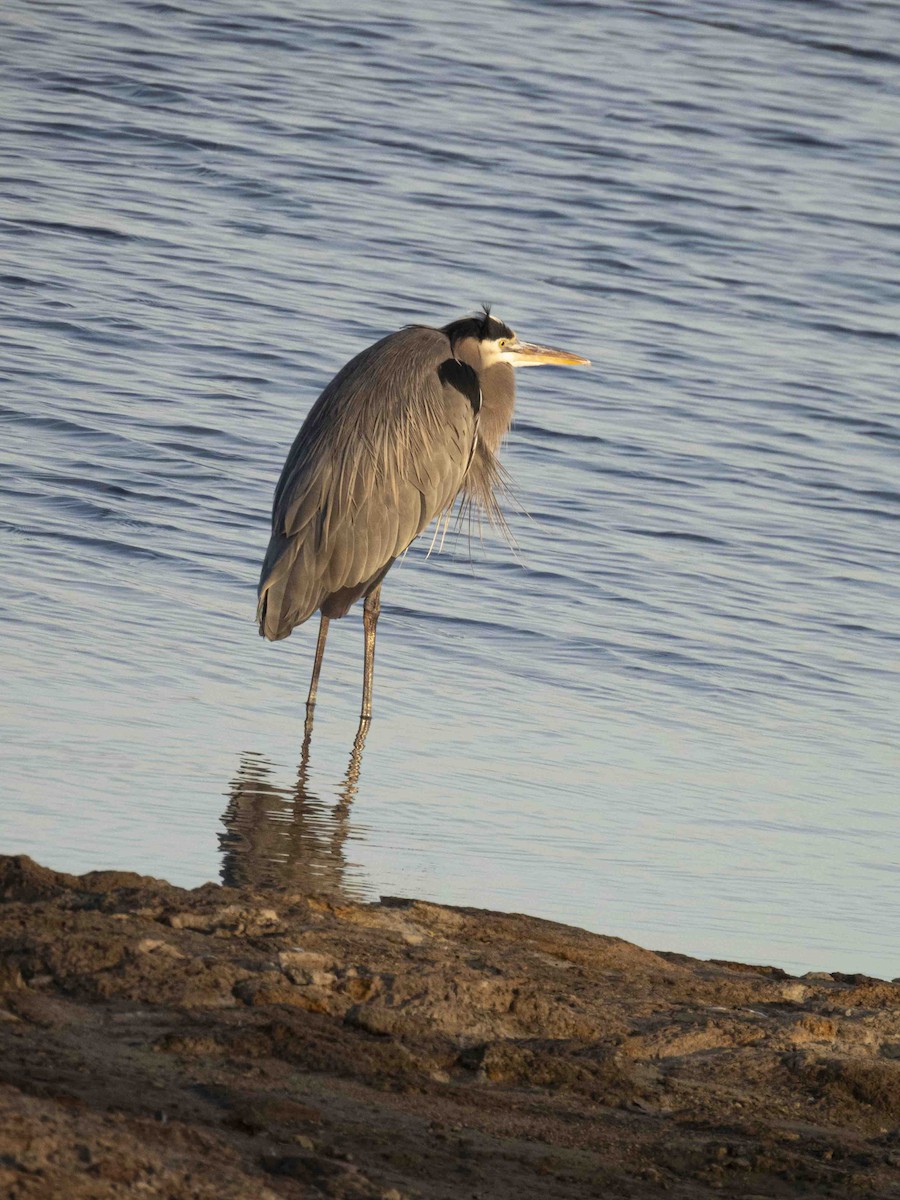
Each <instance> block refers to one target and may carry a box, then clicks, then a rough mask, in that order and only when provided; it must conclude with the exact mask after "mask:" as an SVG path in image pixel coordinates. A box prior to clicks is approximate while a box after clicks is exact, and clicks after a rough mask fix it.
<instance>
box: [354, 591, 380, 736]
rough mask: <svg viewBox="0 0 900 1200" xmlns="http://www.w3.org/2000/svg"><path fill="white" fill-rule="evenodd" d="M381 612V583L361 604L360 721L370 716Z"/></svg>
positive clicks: (366, 719) (368, 718)
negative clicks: (363, 659) (363, 634)
mask: <svg viewBox="0 0 900 1200" xmlns="http://www.w3.org/2000/svg"><path fill="white" fill-rule="evenodd" d="M380 612H381V584H380V583H379V585H378V587H376V588H373V590H372V591H371V592H369V594H368V596H366V602H365V604H364V605H363V628H364V630H365V637H366V656H365V662H364V665H363V698H362V712H361V713H360V714H359V719H360V721H368V720H370V718H371V716H372V676H373V675H374V672H375V626H376V625H377V624H378V614H379V613H380Z"/></svg>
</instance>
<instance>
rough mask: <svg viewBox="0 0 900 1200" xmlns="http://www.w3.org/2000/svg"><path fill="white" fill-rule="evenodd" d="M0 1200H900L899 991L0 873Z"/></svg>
mask: <svg viewBox="0 0 900 1200" xmlns="http://www.w3.org/2000/svg"><path fill="white" fill-rule="evenodd" d="M0 955H2V956H0V1196H5V1197H10V1198H12V1197H15V1198H16V1200H34V1198H41V1200H43V1198H45V1197H47V1198H50V1197H52V1198H54V1200H56V1198H62V1197H65V1198H70V1200H87V1198H92V1200H93V1198H94V1197H96V1198H98V1200H106V1198H110V1200H111V1198H119V1197H129V1198H131V1197H135V1196H147V1197H156V1196H159V1197H163V1196H164V1197H166V1198H168V1200H187V1198H188V1197H191V1198H193V1200H207V1198H208V1200H213V1198H215V1200H231V1198H235V1200H237V1198H241V1200H243V1198H244V1197H247V1198H254V1200H257V1198H259V1200H273V1198H275V1197H320V1196H327V1197H339V1198H343V1197H348V1198H359V1200H406V1198H410V1200H412V1198H419V1197H422V1198H428V1200H430V1198H432V1197H434V1198H435V1200H438V1198H441V1200H443V1198H446V1200H456V1198H462V1197H466V1198H476V1197H482V1198H485V1200H487V1198H490V1200H494V1198H498V1200H506V1198H509V1200H513V1198H515V1200H526V1198H529V1197H547V1198H550V1200H554V1198H557V1197H559V1198H560V1200H562V1198H566V1200H574V1198H580V1197H604V1198H608V1197H611V1198H618V1197H634V1198H643V1197H652V1196H660V1195H667V1196H673V1197H703V1196H707V1195H718V1196H722V1195H725V1196H740V1197H746V1198H747V1200H749V1198H751V1197H759V1198H762V1197H766V1198H770V1197H800V1196H803V1197H823V1196H848V1197H850V1196H853V1197H855V1198H866V1197H872V1198H875V1197H877V1198H879V1200H881V1198H885V1197H900V1131H898V1122H900V984H898V983H888V982H885V981H882V980H876V979H871V978H867V977H864V976H847V975H839V974H835V975H827V974H818V975H814V976H806V977H804V978H802V979H796V978H792V977H790V976H788V975H787V974H785V973H784V972H783V971H780V970H778V969H776V968H772V967H755V966H746V965H742V964H738V963H726V962H701V961H697V960H694V959H690V958H686V957H684V956H682V955H676V954H665V953H653V952H650V951H647V950H642V949H640V948H639V947H637V946H633V945H630V944H629V943H627V942H623V941H621V940H619V939H617V938H613V937H602V936H599V935H596V934H590V933H586V932H584V931H583V930H579V929H573V928H570V927H567V926H563V925H558V924H554V923H552V922H548V921H542V920H538V919H536V918H533V917H527V916H519V915H508V914H500V913H492V912H483V911H479V910H476V909H459V908H449V907H445V906H441V905H437V904H430V903H424V902H420V901H415V900H401V899H383V900H382V901H381V902H380V903H378V904H356V903H352V902H348V901H346V900H343V899H339V898H336V897H329V896H316V895H310V894H308V893H305V892H301V891H296V890H286V889H259V890H253V889H250V888H242V889H231V888H223V887H219V886H217V885H214V884H208V885H205V886H204V887H201V888H198V889H195V890H193V891H185V890H183V889H180V888H176V887H173V886H171V885H170V884H167V883H164V882H161V881H159V880H155V879H149V878H144V877H141V876H138V875H132V874H126V873H122V872H108V871H107V872H94V873H91V874H88V875H84V876H80V877H74V876H70V875H65V874H62V873H60V872H56V871H52V870H49V869H47V868H44V867H41V866H39V865H37V864H36V863H34V862H32V861H31V860H30V859H28V858H26V857H24V856H18V857H6V858H0Z"/></svg>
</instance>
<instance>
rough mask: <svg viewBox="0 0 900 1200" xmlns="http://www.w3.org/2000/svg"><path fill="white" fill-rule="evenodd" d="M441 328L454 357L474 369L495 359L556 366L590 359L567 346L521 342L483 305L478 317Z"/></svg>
mask: <svg viewBox="0 0 900 1200" xmlns="http://www.w3.org/2000/svg"><path fill="white" fill-rule="evenodd" d="M443 332H444V333H445V334H446V335H447V337H448V338H449V339H450V345H451V346H452V347H453V353H454V355H455V357H456V358H458V359H460V360H461V361H462V362H466V363H468V364H469V366H471V367H474V368H475V370H476V371H484V370H487V368H488V367H492V366H494V365H495V364H497V363H507V364H508V365H509V366H511V367H542V366H551V365H556V366H559V367H579V366H589V365H590V360H589V359H587V358H582V357H581V355H580V354H572V353H571V352H570V351H569V350H556V349H554V348H553V347H552V346H537V345H535V344H534V343H533V342H522V341H520V340H519V338H518V336H517V335H516V333H515V332H514V331H513V330H512V329H510V327H509V326H508V325H506V324H504V322H503V321H501V320H499V319H498V318H497V317H492V316H491V310H490V309H489V308H487V307H486V308H485V310H484V312H483V314H481V315H480V316H477V317H463V318H462V320H460V321H453V322H452V323H451V324H450V325H445V326H444V330H443Z"/></svg>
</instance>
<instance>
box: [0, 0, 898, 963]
mask: <svg viewBox="0 0 900 1200" xmlns="http://www.w3.org/2000/svg"><path fill="white" fill-rule="evenodd" d="M301 7H302V11H299V10H300V8H301ZM348 11H350V10H348ZM473 14H474V15H473ZM476 17H477V36H476V35H474V30H473V20H475V18H476ZM895 18H896V8H895V7H894V6H893V5H887V4H878V3H866V4H865V5H863V4H857V3H850V2H846V3H839V2H835V3H829V4H827V5H824V4H823V5H810V4H808V3H802V2H799V0H797V2H793V0H779V2H778V3H774V2H773V3H769V4H766V3H762V4H757V5H754V6H753V12H752V13H750V12H748V11H746V10H745V9H744V8H742V7H739V6H737V5H727V4H715V3H703V2H698V3H696V4H691V5H683V4H674V3H664V2H663V3H658V4H654V5H653V6H652V7H651V6H647V7H639V6H634V5H621V6H615V5H612V6H610V5H600V4H594V3H590V2H587V0H585V2H580V3H577V4H574V3H573V4H560V3H555V2H554V3H550V2H549V0H547V2H546V3H538V2H535V0H524V2H522V3H516V4H515V5H512V4H506V3H491V2H487V3H483V4H479V5H478V6H477V10H468V11H467V10H466V9H465V7H463V8H459V7H457V8H451V9H448V8H447V6H445V5H438V4H434V3H429V2H426V3H422V4H419V5H417V6H416V7H415V10H414V11H413V10H411V9H410V8H409V7H408V6H405V5H404V6H400V5H395V4H388V5H374V4H372V5H368V4H365V3H362V4H356V5H354V6H352V16H347V15H345V16H344V17H342V18H340V19H336V18H335V16H334V9H333V7H328V6H320V7H317V6H315V5H308V4H304V5H303V6H297V9H296V10H295V11H288V10H286V8H285V6H284V5H282V4H274V3H263V4H260V5H255V6H254V8H253V11H252V13H251V12H249V10H247V8H246V6H240V5H238V4H236V3H232V2H230V0H223V2H220V3H218V4H216V5H209V4H206V3H201V2H199V0H191V2H186V3H182V2H176V3H140V2H137V0H135V2H132V3H129V4H128V5H124V6H123V5H121V4H114V3H112V0H97V2H96V3H94V4H92V5H91V6H90V8H89V9H86V8H85V7H84V6H83V5H75V4H67V3H53V4H42V5H40V6H35V5H33V4H31V3H28V2H27V0H7V3H5V4H4V6H3V10H2V13H0V35H2V39H3V45H4V47H5V54H4V62H3V67H2V71H3V77H2V93H0V94H2V105H3V107H2V111H3V114H4V126H5V131H4V137H3V139H2V144H0V157H2V164H0V165H2V170H0V255H2V260H0V303H2V326H0V329H2V346H0V370H2V373H3V377H4V383H5V386H4V394H3V398H2V400H0V420H2V435H0V436H2V447H3V461H4V466H5V469H4V472H3V476H2V479H0V492H2V501H0V521H2V532H3V546H4V549H3V562H4V571H3V578H2V583H0V619H2V624H3V632H4V637H3V642H2V651H0V654H2V660H0V669H2V674H3V678H4V681H5V686H4V693H5V695H4V703H5V715H4V725H5V737H4V740H3V751H2V753H3V770H4V781H5V785H6V786H5V789H4V796H3V803H2V849H3V850H4V851H25V852H28V853H30V854H32V855H34V856H35V857H37V858H38V859H40V860H41V861H43V862H47V863H50V864H52V865H54V866H57V867H60V868H64V869H67V870H74V871H80V870H87V869H90V868H95V867H103V866H108V867H130V868H133V869H136V870H140V871H144V872H148V873H153V874H157V875H163V876H165V877H167V878H169V879H171V880H173V881H174V882H177V883H181V884H187V885H193V884H197V883H200V882H201V881H203V880H206V879H210V878H223V877H224V878H225V879H226V880H227V881H229V882H241V881H243V880H253V881H256V882H275V881H278V880H284V879H286V878H293V879H296V880H303V881H305V882H309V881H312V882H317V883H319V884H321V885H322V886H326V887H333V888H342V889H344V890H345V891H346V892H347V893H348V894H350V895H353V896H357V897H363V898H365V897H373V896H376V895H378V894H382V893H383V894H390V893H393V894H398V893H399V894H407V895H409V894H412V895H418V896H423V897H430V898H434V899H437V900H442V901H447V902H453V903H463V904H477V905H483V906H490V907H497V908H505V909H519V910H526V911H529V912H532V913H536V914H539V915H543V916H547V917H553V918H558V919H562V920H565V921H570V922H574V923H577V924H580V925H584V926H587V927H588V928H591V929H596V930H600V931H603V932H607V933H616V934H619V935H621V936H623V937H626V938H629V939H633V940H635V941H638V942H640V943H642V944H644V945H649V946H653V947H659V948H664V949H672V950H682V951H685V952H689V953H692V954H698V955H708V956H719V957H728V958H737V959H749V960H756V961H768V962H775V963H778V964H780V965H782V966H786V967H790V968H793V969H798V970H806V969H823V968H825V969H842V970H862V971H867V972H871V973H874V974H879V975H887V976H894V975H898V974H900V964H898V954H897V938H896V930H897V928H898V927H900V908H898V887H897V884H898V857H897V838H896V833H897V817H896V812H897V793H898V787H897V778H898V766H900V762H898V758H900V755H898V749H897V747H898V743H900V737H898V733H900V684H898V676H900V671H898V651H900V576H898V566H900V552H898V544H900V524H898V517H900V468H898V451H900V406H898V400H897V384H896V380H897V362H898V348H900V336H898V328H900V325H898V317H900V292H898V285H897V251H898V248H900V220H898V216H897V196H898V194H900V166H898V163H900V145H898V142H900V134H898V131H900V100H898V90H900V57H898V55H897V54H896V53H895V52H894V50H893V49H892V47H894V46H895V44H896V37H895V33H896V28H895ZM485 300H486V301H491V302H492V303H493V304H494V306H495V311H496V313H497V314H498V315H499V316H501V317H502V318H504V319H505V320H507V321H508V322H509V323H510V324H512V325H513V327H514V328H516V329H518V330H519V332H520V333H521V334H522V336H524V337H526V338H529V339H531V340H543V341H547V342H549V343H551V344H559V345H563V346H567V347H570V348H571V349H573V350H576V351H579V352H581V353H584V354H586V355H588V356H589V357H590V358H591V359H592V360H593V362H594V367H593V368H592V369H591V370H590V371H581V372H576V371H561V370H553V369H550V368H547V369H545V370H541V371H529V372H525V373H523V374H522V375H521V376H520V395H519V405H518V420H517V424H516V426H515V428H514V431H513V433H512V435H511V437H510V441H509V446H508V453H507V455H506V461H507V465H508V466H509V467H510V469H511V471H512V472H513V475H514V477H515V480H516V487H517V494H518V497H519V500H520V503H521V506H522V508H523V509H524V510H526V513H527V514H528V515H522V514H518V515H514V517H513V521H512V523H513V528H514V532H515V535H516V539H517V542H518V546H519V551H518V557H517V556H516V555H515V554H513V553H512V552H511V551H510V550H509V549H508V548H507V547H506V546H504V544H503V543H502V541H498V540H497V539H495V538H494V537H492V536H486V537H485V539H484V542H483V544H482V543H480V542H479V541H478V540H477V539H476V541H475V544H474V545H473V546H472V547H471V549H470V547H469V546H468V545H467V543H466V539H465V538H464V537H463V538H459V539H457V540H456V541H455V542H454V541H452V540H451V544H449V545H448V546H447V547H446V548H445V552H444V553H443V554H442V555H441V556H439V557H437V556H432V557H431V558H430V559H428V560H426V550H427V546H428V540H427V539H423V544H422V545H421V546H418V545H417V546H416V547H414V548H413V549H412V550H411V551H410V553H409V555H408V556H407V558H406V560H405V561H404V562H403V564H402V565H400V566H398V567H396V568H395V569H394V570H393V571H392V572H391V574H390V576H389V578H388V580H387V583H386V586H385V591H384V612H383V616H382V621H381V625H380V627H379V657H378V664H377V674H376V706H377V708H376V719H375V721H374V722H373V725H372V728H371V730H370V733H369V737H368V741H367V745H366V747H365V753H364V755H363V756H362V758H361V759H360V760H358V761H356V762H354V761H353V759H352V756H351V752H352V749H353V739H354V733H355V729H356V713H357V711H358V703H359V683H360V679H359V676H360V670H361V649H362V631H361V621H360V619H359V613H358V611H357V612H356V613H355V614H353V615H352V616H351V617H350V618H349V619H347V620H346V621H344V622H341V623H340V624H338V625H336V626H335V627H334V629H333V632H332V635H331V638H330V643H329V648H328V656H327V659H326V666H325V674H324V677H323V683H322V690H321V693H320V705H319V712H318V717H317V722H316V728H315V733H314V737H313V740H312V743H311V745H310V747H309V753H308V755H307V757H306V758H305V760H304V761H303V762H302V763H301V736H302V715H303V711H302V701H303V698H304V696H305V689H306V683H307V677H308V671H309V667H310V661H311V654H312V648H313V645H314V640H315V630H314V628H313V627H304V628H303V629H302V630H298V631H297V632H296V633H295V634H294V636H293V637H292V638H291V639H290V641H288V642H285V643H280V644H277V645H268V644H265V643H263V642H262V641H261V640H260V639H259V638H258V637H257V636H256V632H255V627H254V624H253V608H254V588H255V583H256V578H257V575H258V569H259V563H260V559H261V555H262V552H263V549H264V547H265V543H266V540H267V522H268V510H269V505H270V501H271V494H272V489H273V486H274V483H275V480H276V478H277V475H278V471H279V469H280V465H281V462H282V461H283V457H284V453H285V451H286V449H287V447H288V445H289V444H290V442H291V440H292V438H293V436H294V433H295V431H296V429H297V427H298V425H299V423H300V421H301V420H302V418H303V416H304V414H305V413H306V411H307V410H308V408H309V406H310V404H311V403H312V401H313V399H314V398H315V396H316V395H317V393H318V391H319V390H320V389H321V387H322V386H323V385H324V383H325V382H327V380H328V379H329V378H330V376H331V375H332V374H333V373H334V371H335V370H336V369H337V368H338V367H339V366H340V365H341V364H342V363H343V362H344V361H346V359H347V358H348V357H349V356H350V355H352V354H353V353H355V352H356V351H357V350H359V349H360V348H362V347H363V346H364V345H366V344H367V343H369V342H370V341H372V340H374V339H375V338H376V337H379V336H381V335H382V334H383V333H385V332H387V331H389V330H390V329H393V328H396V327H398V326H400V325H402V324H404V323H406V322H409V321H425V322H430V323H435V324H443V323H444V322H446V321H448V320H450V319H452V318H453V317H455V316H458V315H461V314H462V313H464V312H466V311H468V310H471V309H473V308H474V307H476V306H477V305H478V304H479V303H480V302H481V301H485ZM298 776H299V779H298Z"/></svg>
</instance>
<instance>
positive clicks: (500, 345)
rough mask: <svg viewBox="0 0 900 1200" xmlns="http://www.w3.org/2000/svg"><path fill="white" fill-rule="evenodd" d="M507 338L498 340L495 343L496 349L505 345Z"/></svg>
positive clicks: (500, 348)
mask: <svg viewBox="0 0 900 1200" xmlns="http://www.w3.org/2000/svg"><path fill="white" fill-rule="evenodd" d="M507 340H508V339H507V338H501V339H500V341H499V342H498V343H497V349H498V350H502V349H503V347H504V346H505V345H506V343H507Z"/></svg>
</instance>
